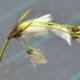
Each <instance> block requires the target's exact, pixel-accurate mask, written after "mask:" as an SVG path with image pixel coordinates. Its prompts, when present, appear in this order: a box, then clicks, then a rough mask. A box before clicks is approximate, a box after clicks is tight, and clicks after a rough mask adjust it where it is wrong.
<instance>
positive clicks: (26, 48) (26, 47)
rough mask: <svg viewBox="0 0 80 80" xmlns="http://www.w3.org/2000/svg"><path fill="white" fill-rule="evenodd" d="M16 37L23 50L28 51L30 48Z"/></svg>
mask: <svg viewBox="0 0 80 80" xmlns="http://www.w3.org/2000/svg"><path fill="white" fill-rule="evenodd" d="M16 39H17V40H18V41H19V42H20V43H21V45H22V46H23V47H24V48H25V50H26V51H27V52H29V51H30V48H29V47H28V46H26V45H25V44H24V43H23V41H21V40H20V39H19V38H16Z"/></svg>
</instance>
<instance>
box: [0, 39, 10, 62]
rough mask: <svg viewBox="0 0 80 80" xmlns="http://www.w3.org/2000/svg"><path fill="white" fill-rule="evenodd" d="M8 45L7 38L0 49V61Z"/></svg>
mask: <svg viewBox="0 0 80 80" xmlns="http://www.w3.org/2000/svg"><path fill="white" fill-rule="evenodd" d="M8 43H9V39H8V38H7V39H6V41H5V43H4V46H3V47H2V50H1V52H0V61H1V60H2V57H3V54H4V51H5V49H6V47H7V45H8Z"/></svg>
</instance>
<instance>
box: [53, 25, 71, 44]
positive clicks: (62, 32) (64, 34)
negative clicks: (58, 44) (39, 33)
mask: <svg viewBox="0 0 80 80" xmlns="http://www.w3.org/2000/svg"><path fill="white" fill-rule="evenodd" d="M54 28H55V29H54ZM52 32H54V33H56V34H57V35H58V36H60V37H61V38H63V39H64V40H66V41H67V42H68V44H69V45H71V36H70V34H69V31H68V30H67V29H66V28H64V27H61V26H53V29H52Z"/></svg>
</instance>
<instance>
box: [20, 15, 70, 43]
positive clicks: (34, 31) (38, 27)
mask: <svg viewBox="0 0 80 80" xmlns="http://www.w3.org/2000/svg"><path fill="white" fill-rule="evenodd" d="M51 20H52V17H51V14H46V15H44V16H41V17H39V18H36V19H33V22H32V24H31V25H30V26H29V27H28V28H26V29H25V30H24V31H23V32H22V33H21V34H22V35H24V36H27V37H40V36H46V35H47V34H48V32H49V29H50V28H48V24H41V23H39V22H43V23H45V22H48V23H49V22H50V21H51ZM28 22H29V21H26V22H23V23H22V24H21V25H20V27H23V26H26V25H27V24H28ZM34 25H35V26H34ZM51 31H52V32H54V33H56V34H57V35H58V36H60V37H61V38H63V39H64V40H66V41H67V42H68V43H69V45H70V44H71V36H70V35H69V33H68V30H67V29H66V28H65V27H62V26H54V25H53V26H52V27H51Z"/></svg>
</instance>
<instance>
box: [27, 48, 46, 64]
mask: <svg viewBox="0 0 80 80" xmlns="http://www.w3.org/2000/svg"><path fill="white" fill-rule="evenodd" d="M28 56H29V58H30V60H31V61H32V63H33V65H36V64H45V63H47V60H46V58H45V56H44V55H43V54H42V52H41V51H40V50H38V49H33V51H32V52H31V53H30V54H29V55H28Z"/></svg>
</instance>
